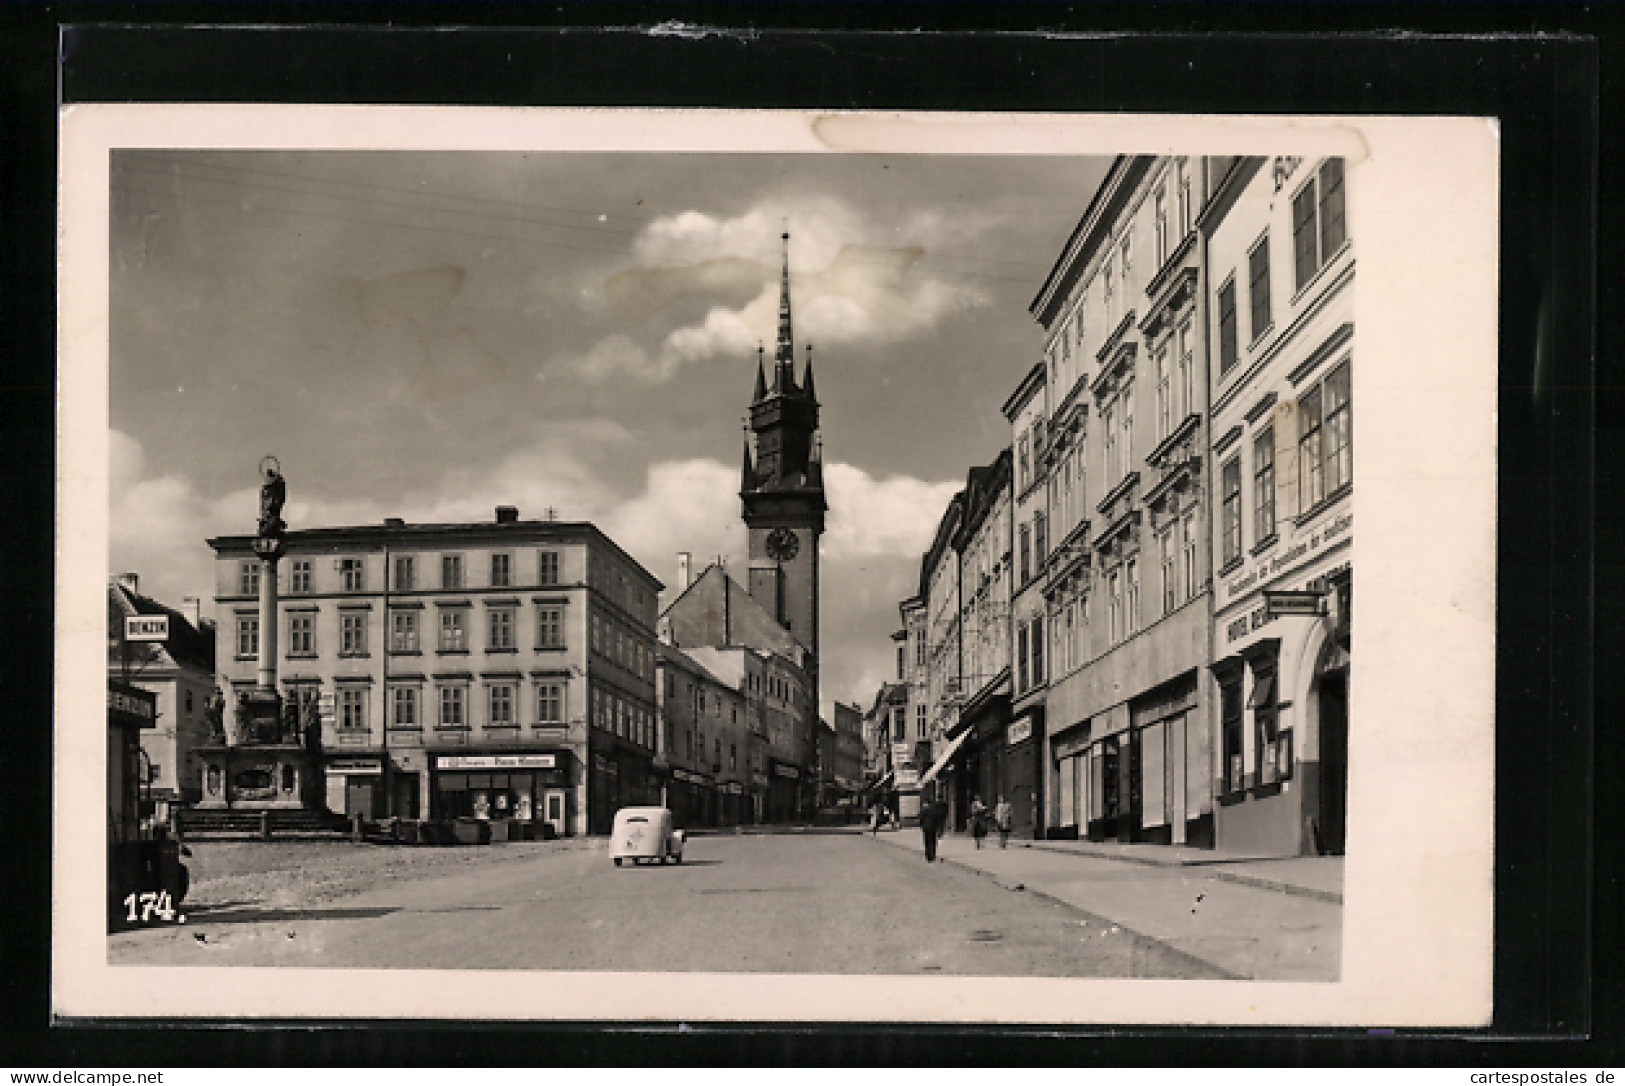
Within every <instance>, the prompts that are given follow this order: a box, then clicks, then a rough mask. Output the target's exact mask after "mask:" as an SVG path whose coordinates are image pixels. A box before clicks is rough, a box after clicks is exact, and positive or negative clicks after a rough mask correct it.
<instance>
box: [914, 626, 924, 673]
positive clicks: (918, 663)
mask: <svg viewBox="0 0 1625 1086" xmlns="http://www.w3.org/2000/svg"><path fill="white" fill-rule="evenodd" d="M914 666H915V667H924V666H925V634H924V633H916V634H915V635H914Z"/></svg>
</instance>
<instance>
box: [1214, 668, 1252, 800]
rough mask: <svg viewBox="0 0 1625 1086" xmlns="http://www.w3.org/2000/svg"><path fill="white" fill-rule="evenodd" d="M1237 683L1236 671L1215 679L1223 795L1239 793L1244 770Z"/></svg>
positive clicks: (1240, 701) (1239, 680)
mask: <svg viewBox="0 0 1625 1086" xmlns="http://www.w3.org/2000/svg"><path fill="white" fill-rule="evenodd" d="M1241 682H1242V673H1241V671H1239V670H1235V671H1228V672H1226V673H1225V674H1224V675H1221V676H1220V678H1219V727H1220V737H1219V738H1220V743H1221V744H1222V746H1221V751H1220V754H1221V756H1222V757H1223V759H1224V761H1223V762H1222V763H1221V771H1222V773H1223V776H1222V777H1221V779H1220V786H1219V791H1220V792H1221V793H1222V794H1224V795H1230V794H1232V793H1235V792H1239V791H1241V789H1242V787H1243V773H1244V770H1245V768H1246V766H1245V763H1244V761H1243V757H1244V756H1243V751H1242V698H1241Z"/></svg>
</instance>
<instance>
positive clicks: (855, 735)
mask: <svg viewBox="0 0 1625 1086" xmlns="http://www.w3.org/2000/svg"><path fill="white" fill-rule="evenodd" d="M830 727H831V729H832V731H833V732H834V742H833V744H832V745H831V749H830V760H829V763H828V765H827V767H825V770H824V773H825V778H826V779H827V780H829V781H831V782H832V783H833V785H834V789H835V792H836V793H837V794H838V795H840V796H843V797H844V796H852V795H855V794H857V793H858V792H859V791H861V790H862V788H863V710H862V709H861V708H860V707H858V706H856V705H848V704H846V703H845V702H842V701H837V702H835V703H834V705H833V706H832V708H831V712H830Z"/></svg>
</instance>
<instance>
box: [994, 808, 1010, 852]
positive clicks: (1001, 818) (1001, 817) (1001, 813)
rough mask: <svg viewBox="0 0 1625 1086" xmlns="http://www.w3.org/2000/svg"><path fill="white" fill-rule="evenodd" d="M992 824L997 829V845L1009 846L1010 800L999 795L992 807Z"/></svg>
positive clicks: (1001, 846)
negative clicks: (997, 800)
mask: <svg viewBox="0 0 1625 1086" xmlns="http://www.w3.org/2000/svg"><path fill="white" fill-rule="evenodd" d="M993 824H994V825H995V826H997V827H998V829H999V847H1000V848H1009V847H1010V801H1009V800H1007V799H1005V798H1004V797H1003V796H1000V797H999V802H998V804H997V805H996V806H995V807H994V808H993Z"/></svg>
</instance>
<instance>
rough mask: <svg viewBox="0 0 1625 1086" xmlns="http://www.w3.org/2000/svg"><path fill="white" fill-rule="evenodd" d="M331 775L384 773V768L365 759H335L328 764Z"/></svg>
mask: <svg viewBox="0 0 1625 1086" xmlns="http://www.w3.org/2000/svg"><path fill="white" fill-rule="evenodd" d="M327 771H328V772H329V773H382V772H383V771H384V768H383V766H381V765H379V764H378V763H377V762H369V761H367V760H366V759H364V758H334V759H333V760H332V761H330V762H328V763H327Z"/></svg>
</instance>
